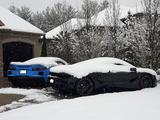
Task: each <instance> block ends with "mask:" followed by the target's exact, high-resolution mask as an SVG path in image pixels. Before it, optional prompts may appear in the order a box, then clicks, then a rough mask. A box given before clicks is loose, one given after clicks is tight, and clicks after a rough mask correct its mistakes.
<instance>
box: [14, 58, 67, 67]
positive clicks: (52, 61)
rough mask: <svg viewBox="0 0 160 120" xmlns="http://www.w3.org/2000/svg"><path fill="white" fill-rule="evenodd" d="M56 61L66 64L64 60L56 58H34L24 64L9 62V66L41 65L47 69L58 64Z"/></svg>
mask: <svg viewBox="0 0 160 120" xmlns="http://www.w3.org/2000/svg"><path fill="white" fill-rule="evenodd" d="M56 61H63V62H64V63H66V62H65V61H64V60H62V59H60V58H58V57H36V58H33V59H30V60H27V61H25V62H11V64H14V65H37V64H39V65H43V66H45V67H47V68H49V67H51V66H57V65H58V64H57V62H56ZM66 64H67V63H66Z"/></svg>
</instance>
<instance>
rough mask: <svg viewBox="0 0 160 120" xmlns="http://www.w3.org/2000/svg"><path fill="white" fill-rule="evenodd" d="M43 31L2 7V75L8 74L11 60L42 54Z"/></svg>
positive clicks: (0, 25) (0, 17)
mask: <svg viewBox="0 0 160 120" xmlns="http://www.w3.org/2000/svg"><path fill="white" fill-rule="evenodd" d="M42 35H44V33H43V31H42V30H40V29H38V28H37V27H35V26H33V25H32V24H30V23H28V22H27V21H25V20H23V19H22V18H20V17H18V16H17V15H15V14H13V13H11V12H10V11H9V10H7V9H5V8H3V7H0V77H2V76H6V71H7V69H8V65H9V63H10V62H11V61H21V62H22V61H25V60H28V59H30V58H33V57H37V56H40V54H41V47H42V41H41V40H40V36H42Z"/></svg>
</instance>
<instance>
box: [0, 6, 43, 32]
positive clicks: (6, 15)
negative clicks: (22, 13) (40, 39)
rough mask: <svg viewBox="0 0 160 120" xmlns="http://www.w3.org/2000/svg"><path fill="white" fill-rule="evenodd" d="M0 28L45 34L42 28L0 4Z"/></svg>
mask: <svg viewBox="0 0 160 120" xmlns="http://www.w3.org/2000/svg"><path fill="white" fill-rule="evenodd" d="M0 23H1V25H0V29H9V30H12V31H18V32H28V33H36V34H44V33H43V31H42V30H40V29H39V28H37V27H35V26H33V25H32V24H30V23H29V22H27V21H25V20H24V19H22V18H20V17H19V16H17V15H15V14H13V13H12V12H10V11H9V10H7V9H5V8H3V7H1V6H0Z"/></svg>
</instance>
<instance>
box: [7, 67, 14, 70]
mask: <svg viewBox="0 0 160 120" xmlns="http://www.w3.org/2000/svg"><path fill="white" fill-rule="evenodd" d="M8 70H16V68H14V67H9V68H8Z"/></svg>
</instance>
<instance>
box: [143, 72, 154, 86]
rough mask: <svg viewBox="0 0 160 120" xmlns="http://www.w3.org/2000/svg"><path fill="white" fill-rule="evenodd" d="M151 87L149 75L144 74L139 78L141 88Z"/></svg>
mask: <svg viewBox="0 0 160 120" xmlns="http://www.w3.org/2000/svg"><path fill="white" fill-rule="evenodd" d="M149 87H152V78H151V77H150V76H149V75H144V76H143V77H142V79H141V88H149Z"/></svg>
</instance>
